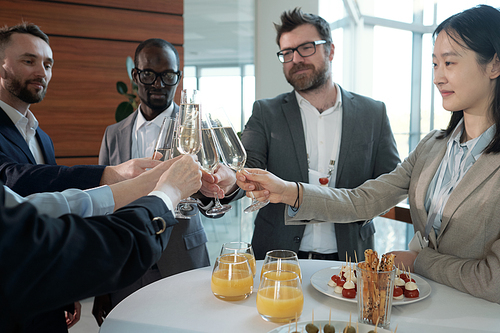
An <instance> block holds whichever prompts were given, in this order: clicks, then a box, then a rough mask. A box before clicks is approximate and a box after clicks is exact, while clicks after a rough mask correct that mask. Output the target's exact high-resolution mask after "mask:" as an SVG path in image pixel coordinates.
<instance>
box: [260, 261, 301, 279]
mask: <svg viewBox="0 0 500 333" xmlns="http://www.w3.org/2000/svg"><path fill="white" fill-rule="evenodd" d="M278 263H279V265H278ZM274 270H282V271H292V272H295V273H297V275H298V276H299V278H300V282H302V274H301V272H300V267H299V265H297V264H293V263H290V262H283V261H279V262H277V261H275V262H270V263H268V264H265V265H264V266H262V270H261V271H260V279H261V280H262V275H263V274H264V273H265V272H268V271H274Z"/></svg>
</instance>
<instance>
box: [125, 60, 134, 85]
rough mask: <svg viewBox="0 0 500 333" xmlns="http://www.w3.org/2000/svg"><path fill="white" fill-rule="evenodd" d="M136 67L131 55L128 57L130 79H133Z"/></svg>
mask: <svg viewBox="0 0 500 333" xmlns="http://www.w3.org/2000/svg"><path fill="white" fill-rule="evenodd" d="M134 67H135V65H134V61H133V60H132V58H131V57H130V56H128V57H127V74H128V77H129V78H130V81H132V69H133V68H134Z"/></svg>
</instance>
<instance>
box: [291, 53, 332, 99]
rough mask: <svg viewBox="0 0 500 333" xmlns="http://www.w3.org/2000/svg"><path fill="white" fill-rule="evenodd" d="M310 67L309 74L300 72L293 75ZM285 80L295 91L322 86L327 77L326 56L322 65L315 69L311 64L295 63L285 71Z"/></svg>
mask: <svg viewBox="0 0 500 333" xmlns="http://www.w3.org/2000/svg"><path fill="white" fill-rule="evenodd" d="M303 69H312V73H310V74H307V73H305V74H300V75H298V76H293V74H294V73H296V72H298V71H300V70H303ZM285 77H286V80H287V81H288V83H290V84H291V85H292V87H293V88H294V89H295V90H297V91H310V90H315V89H317V88H319V87H321V86H323V85H324V84H325V83H326V82H327V81H328V79H329V77H330V75H329V66H328V58H326V59H325V62H324V63H323V65H322V66H321V67H319V68H317V69H316V67H314V65H313V64H297V65H294V66H293V67H292V68H291V69H290V71H289V72H288V74H287V73H285Z"/></svg>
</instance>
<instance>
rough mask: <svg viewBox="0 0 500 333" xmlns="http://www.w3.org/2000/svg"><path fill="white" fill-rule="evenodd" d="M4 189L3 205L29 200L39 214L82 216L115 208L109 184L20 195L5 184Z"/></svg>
mask: <svg viewBox="0 0 500 333" xmlns="http://www.w3.org/2000/svg"><path fill="white" fill-rule="evenodd" d="M3 188H4V190H5V207H14V206H17V205H19V204H20V203H23V202H29V203H31V204H32V205H33V206H35V207H36V209H37V211H38V212H39V213H40V214H46V215H48V216H50V217H59V216H61V215H64V214H69V213H71V214H77V215H80V216H82V217H88V216H94V215H105V214H109V213H112V212H113V210H114V208H115V201H114V199H113V192H112V191H111V189H110V188H109V186H100V187H96V188H93V189H90V190H85V191H82V190H78V189H69V190H65V191H62V192H46V193H36V194H32V195H29V196H27V197H22V196H20V195H19V194H17V193H15V192H14V191H12V190H11V189H10V188H8V187H7V186H5V185H4V186H3Z"/></svg>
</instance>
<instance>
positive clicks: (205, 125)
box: [198, 117, 232, 216]
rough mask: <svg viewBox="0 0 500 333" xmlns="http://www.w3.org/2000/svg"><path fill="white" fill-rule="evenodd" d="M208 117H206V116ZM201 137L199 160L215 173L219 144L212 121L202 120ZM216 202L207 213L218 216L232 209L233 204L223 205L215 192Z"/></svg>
mask: <svg viewBox="0 0 500 333" xmlns="http://www.w3.org/2000/svg"><path fill="white" fill-rule="evenodd" d="M204 118H206V117H204ZM201 137H202V148H201V149H200V151H199V152H198V161H199V162H200V164H201V168H202V169H203V170H205V171H206V172H208V173H209V174H211V175H213V173H214V171H215V170H216V169H217V166H218V165H219V154H218V152H217V146H216V143H215V138H214V133H213V131H212V127H211V126H210V122H209V121H208V120H207V119H203V120H202V124H201ZM214 197H215V204H214V206H213V207H212V208H210V209H209V210H207V212H206V213H207V215H211V216H216V215H221V214H224V213H226V212H227V211H229V210H231V208H232V207H231V205H227V204H226V205H222V204H221V203H220V201H219V194H218V193H217V192H214Z"/></svg>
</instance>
